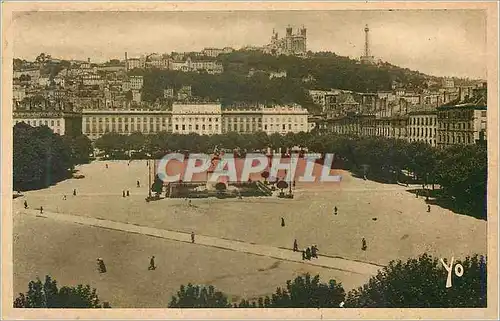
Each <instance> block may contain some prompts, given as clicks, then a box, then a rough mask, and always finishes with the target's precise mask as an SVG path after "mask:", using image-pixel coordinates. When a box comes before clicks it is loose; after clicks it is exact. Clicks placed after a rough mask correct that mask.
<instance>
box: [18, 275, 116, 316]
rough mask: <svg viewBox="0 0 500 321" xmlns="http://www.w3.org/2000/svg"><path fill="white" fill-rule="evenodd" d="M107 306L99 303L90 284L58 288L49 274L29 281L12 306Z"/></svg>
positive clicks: (95, 291)
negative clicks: (42, 279)
mask: <svg viewBox="0 0 500 321" xmlns="http://www.w3.org/2000/svg"><path fill="white" fill-rule="evenodd" d="M102 307H104V308H106V307H108V308H109V305H108V304H106V303H105V304H104V305H101V303H100V301H99V297H98V295H97V290H96V289H92V288H91V287H90V285H85V286H84V285H81V284H80V285H77V286H75V287H71V286H63V287H61V288H58V286H57V281H56V280H54V279H52V278H51V277H50V276H48V275H47V276H46V277H45V281H44V282H42V281H41V280H40V279H36V280H35V281H30V283H29V284H28V291H27V292H26V293H19V296H18V297H17V298H16V299H15V300H14V308H102Z"/></svg>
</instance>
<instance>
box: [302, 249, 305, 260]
mask: <svg viewBox="0 0 500 321" xmlns="http://www.w3.org/2000/svg"><path fill="white" fill-rule="evenodd" d="M305 259H306V251H304V250H302V260H305Z"/></svg>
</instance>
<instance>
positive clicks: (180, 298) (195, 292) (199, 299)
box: [168, 283, 231, 308]
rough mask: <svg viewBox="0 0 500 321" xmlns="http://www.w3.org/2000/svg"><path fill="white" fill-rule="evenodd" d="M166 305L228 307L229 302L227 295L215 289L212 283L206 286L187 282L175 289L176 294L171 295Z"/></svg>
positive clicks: (174, 306)
mask: <svg viewBox="0 0 500 321" xmlns="http://www.w3.org/2000/svg"><path fill="white" fill-rule="evenodd" d="M168 307H169V308H230V307H231V304H230V303H229V302H228V298H227V296H226V295H225V294H224V293H222V292H220V291H216V290H215V288H214V287H213V286H212V285H210V286H208V288H207V287H205V286H201V287H200V286H199V285H192V284H191V283H189V284H188V285H187V286H184V285H181V287H180V290H179V291H177V296H172V300H171V301H170V303H169V305H168Z"/></svg>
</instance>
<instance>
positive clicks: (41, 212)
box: [40, 206, 43, 214]
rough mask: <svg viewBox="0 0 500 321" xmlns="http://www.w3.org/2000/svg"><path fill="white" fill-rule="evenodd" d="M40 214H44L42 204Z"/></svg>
mask: <svg viewBox="0 0 500 321" xmlns="http://www.w3.org/2000/svg"><path fill="white" fill-rule="evenodd" d="M40 214H43V206H40Z"/></svg>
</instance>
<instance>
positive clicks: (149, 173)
mask: <svg viewBox="0 0 500 321" xmlns="http://www.w3.org/2000/svg"><path fill="white" fill-rule="evenodd" d="M148 197H149V198H151V162H150V160H149V159H148Z"/></svg>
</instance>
